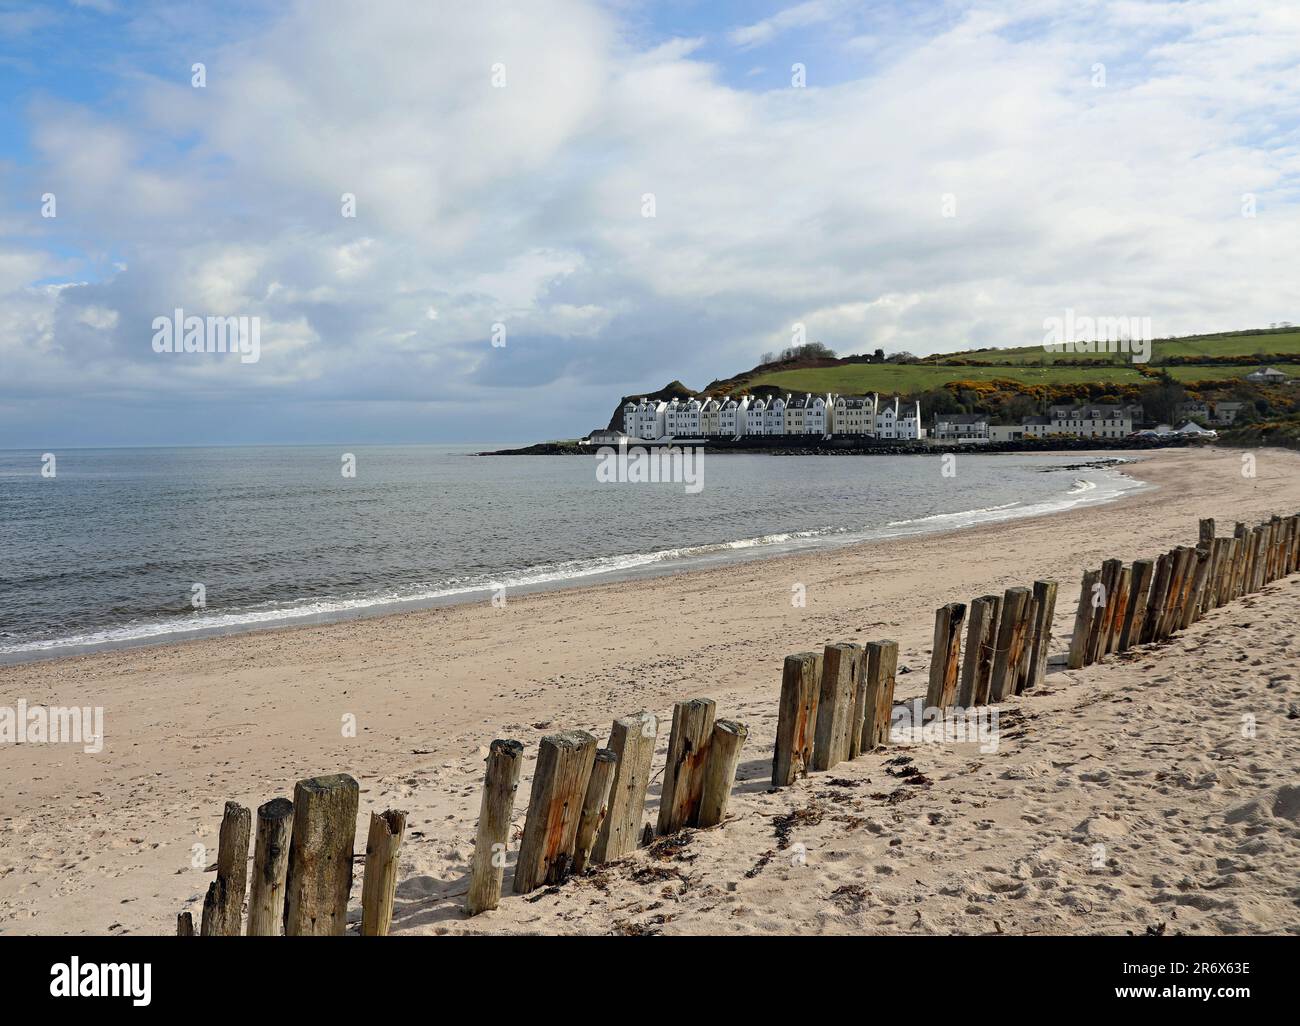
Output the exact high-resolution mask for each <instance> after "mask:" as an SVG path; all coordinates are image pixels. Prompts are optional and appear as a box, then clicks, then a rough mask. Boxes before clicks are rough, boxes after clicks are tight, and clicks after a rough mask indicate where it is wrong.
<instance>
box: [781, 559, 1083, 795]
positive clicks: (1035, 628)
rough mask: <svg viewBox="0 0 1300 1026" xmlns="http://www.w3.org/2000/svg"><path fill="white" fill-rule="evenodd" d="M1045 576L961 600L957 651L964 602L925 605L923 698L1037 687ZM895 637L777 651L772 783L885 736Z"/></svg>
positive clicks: (1049, 592) (985, 697)
mask: <svg viewBox="0 0 1300 1026" xmlns="http://www.w3.org/2000/svg"><path fill="white" fill-rule="evenodd" d="M1056 591H1057V585H1056V582H1055V581H1035V582H1034V586H1033V588H1032V589H1030V588H1019V587H1017V588H1008V589H1007V590H1006V593H1005V594H1004V595H985V596H983V597H981V598H977V599H974V600H973V601H972V602H971V605H970V610H971V617H970V626H969V628H968V632H967V640H966V652H965V655H966V658H965V661H964V662H963V661H962V658H961V655H962V647H961V631H962V625H963V624H964V623H965V621H966V604H965V603H963V602H950V603H948V604H947V605H945V606H941V607H940V608H939V609H938V610H937V611H936V612H935V621H934V649H933V654H932V656H931V659H930V684H929V690H928V692H927V694H926V705H927V706H931V707H935V708H940V709H944V708H947V707H949V706H951V705H954V704H958V705H961V706H965V707H969V706H976V705H987V704H988V703H989V702H999V701H1001V700H1003V699H1004V698H1007V697H1008V696H1010V695H1018V694H1020V693H1021V692H1022V691H1025V690H1027V689H1028V688H1031V687H1035V686H1036V685H1038V684H1040V683H1041V682H1042V680H1043V677H1044V676H1045V674H1046V672H1047V650H1048V646H1049V645H1050V644H1051V636H1052V635H1051V632H1052V616H1053V615H1054V613H1055V611H1056ZM897 673H898V642H896V641H871V642H868V643H867V644H866V645H865V646H863V645H859V644H856V643H854V642H836V643H834V644H831V645H827V646H826V649H825V651H824V652H821V653H818V652H800V653H798V654H797V655H792V656H786V659H785V667H784V671H783V673H782V679H781V706H780V713H779V716H778V719H777V727H776V744H775V747H774V750H773V754H772V786H773V787H788V786H789V785H790V784H792V783H794V781H795V780H796V779H797V778H798V777H800V776H806V775H807V773H808V771H809V770H828V769H830V768H831V767H833V766H835V765H837V764H838V763H840V762H844V761H845V760H848V759H856V758H857V757H858V756H859V755H862V754H864V753H866V752H869V751H871V750H872V749H873V748H877V747H879V746H881V745H883V744H884V743H885V742H886V741H887V740H888V739H889V724H890V716H891V710H892V709H893V705H894V685H895V681H896V678H897Z"/></svg>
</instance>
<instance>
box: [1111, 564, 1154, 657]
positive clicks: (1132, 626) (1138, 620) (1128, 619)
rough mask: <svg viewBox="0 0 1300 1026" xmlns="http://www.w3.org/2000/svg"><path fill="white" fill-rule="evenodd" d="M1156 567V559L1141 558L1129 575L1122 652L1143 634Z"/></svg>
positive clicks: (1122, 629)
mask: <svg viewBox="0 0 1300 1026" xmlns="http://www.w3.org/2000/svg"><path fill="white" fill-rule="evenodd" d="M1155 568H1156V564H1155V561H1154V560H1151V559H1139V560H1136V561H1135V562H1134V563H1133V568H1132V570H1131V571H1130V577H1129V599H1128V608H1127V609H1126V610H1125V612H1124V623H1123V624H1122V625H1121V627H1120V634H1119V651H1121V652H1127V651H1128V650H1129V649H1130V648H1131V647H1132V646H1134V645H1136V644H1137V642H1138V638H1140V637H1141V635H1142V620H1143V617H1144V616H1145V615H1146V609H1147V602H1148V600H1149V598H1150V594H1151V579H1152V578H1153V577H1154V576H1155Z"/></svg>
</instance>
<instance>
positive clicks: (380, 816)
mask: <svg viewBox="0 0 1300 1026" xmlns="http://www.w3.org/2000/svg"><path fill="white" fill-rule="evenodd" d="M405 833H406V813H405V812H398V811H396V810H394V809H389V810H388V811H387V812H384V813H377V812H372V813H371V814H370V834H369V835H368V836H367V838H366V872H365V875H364V876H363V877H362V878H361V936H362V937H387V936H388V931H389V930H390V929H391V928H392V925H393V900H394V899H395V898H396V896H397V853H398V851H399V850H400V849H401V847H402V837H403V835H404V834H405Z"/></svg>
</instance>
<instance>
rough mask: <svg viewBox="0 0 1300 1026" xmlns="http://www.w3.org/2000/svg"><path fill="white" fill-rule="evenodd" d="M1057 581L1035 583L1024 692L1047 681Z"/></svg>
mask: <svg viewBox="0 0 1300 1026" xmlns="http://www.w3.org/2000/svg"><path fill="white" fill-rule="evenodd" d="M1056 591H1057V584H1056V582H1055V581H1035V582H1034V623H1033V631H1032V634H1031V642H1032V644H1031V646H1030V649H1031V651H1030V656H1029V676H1028V677H1027V678H1026V679H1025V683H1024V687H1022V688H1021V690H1022V691H1028V690H1030V689H1032V688H1037V687H1041V686H1042V685H1043V683H1044V681H1046V680H1047V655H1048V649H1049V648H1050V647H1051V644H1052V619H1053V617H1055V616H1056Z"/></svg>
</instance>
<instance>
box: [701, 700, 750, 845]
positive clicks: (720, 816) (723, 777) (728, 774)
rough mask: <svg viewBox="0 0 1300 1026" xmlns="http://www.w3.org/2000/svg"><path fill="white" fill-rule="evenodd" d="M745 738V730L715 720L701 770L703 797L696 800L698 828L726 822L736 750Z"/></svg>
mask: <svg viewBox="0 0 1300 1026" xmlns="http://www.w3.org/2000/svg"><path fill="white" fill-rule="evenodd" d="M747 737H749V728H748V727H746V726H745V725H744V724H743V723H737V722H735V721H734V720H718V721H716V722H715V723H714V724H713V738H712V739H711V740H710V741H709V758H708V760H707V762H706V763H705V766H704V793H703V794H702V795H701V796H700V817H699V824H700V826H701V827H711V826H717V825H718V824H719V823H721V822H722V821H723V820H724V819H725V818H726V816H727V802H728V801H729V800H730V798H731V787H732V785H733V784H734V783H735V781H736V766H737V765H739V763H740V749H741V747H742V746H743V745H744V744H745V738H747Z"/></svg>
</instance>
